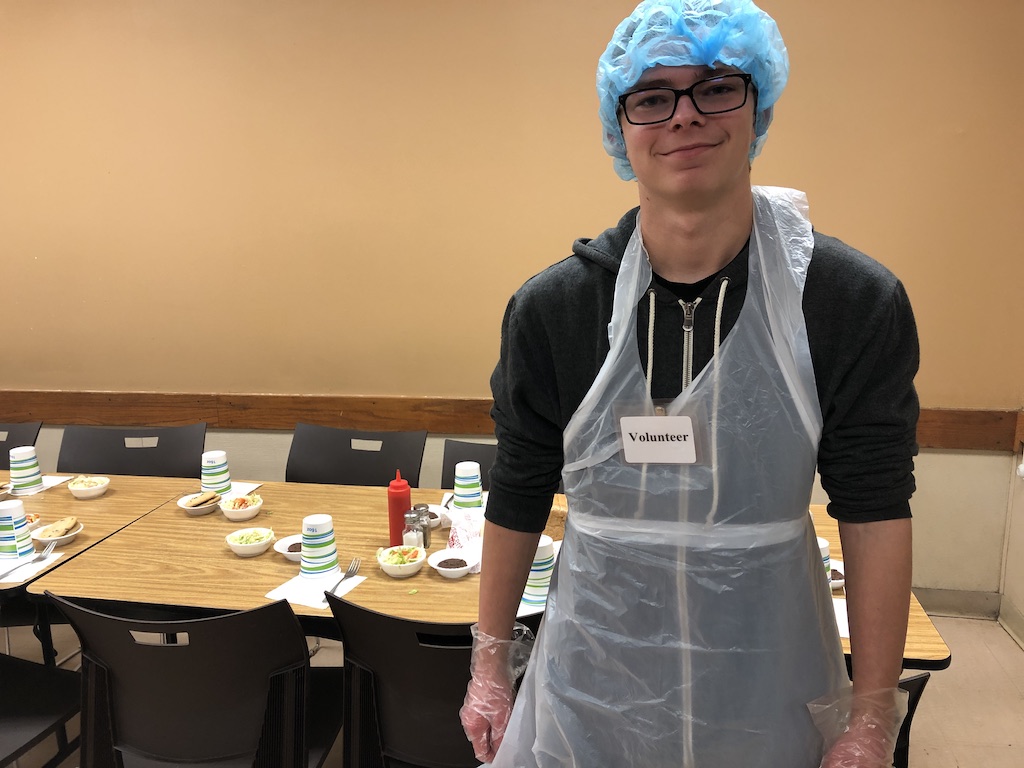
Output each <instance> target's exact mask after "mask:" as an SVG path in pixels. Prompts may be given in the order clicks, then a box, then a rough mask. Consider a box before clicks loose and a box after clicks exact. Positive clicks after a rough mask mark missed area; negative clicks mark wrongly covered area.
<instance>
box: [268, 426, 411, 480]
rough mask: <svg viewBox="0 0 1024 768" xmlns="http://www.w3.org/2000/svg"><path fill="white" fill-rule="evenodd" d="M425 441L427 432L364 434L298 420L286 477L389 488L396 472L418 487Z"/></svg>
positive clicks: (353, 430) (289, 452)
mask: <svg viewBox="0 0 1024 768" xmlns="http://www.w3.org/2000/svg"><path fill="white" fill-rule="evenodd" d="M426 444H427V433H426V430H424V431H422V432H366V431H363V430H358V429H337V428H335V427H324V426H320V425H318V424H302V423H299V424H296V425H295V432H294V433H293V434H292V445H291V448H290V449H289V451H288V465H287V468H286V469H285V480H287V481H288V482H291V483H330V484H333V485H385V486H386V485H387V484H388V483H390V482H391V481H392V480H394V479H395V471H396V470H398V471H400V472H401V473H402V477H403V478H404V479H405V480H408V481H409V485H410V486H412V487H414V488H415V487H417V486H418V485H419V482H420V467H421V465H422V464H423V450H424V448H425V447H426Z"/></svg>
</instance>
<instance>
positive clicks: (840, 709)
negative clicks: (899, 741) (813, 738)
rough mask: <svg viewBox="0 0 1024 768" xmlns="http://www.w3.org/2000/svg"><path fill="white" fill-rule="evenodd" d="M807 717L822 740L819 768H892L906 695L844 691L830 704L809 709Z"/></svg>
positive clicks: (889, 690) (893, 690)
mask: <svg viewBox="0 0 1024 768" xmlns="http://www.w3.org/2000/svg"><path fill="white" fill-rule="evenodd" d="M810 710H811V717H813V718H814V722H815V724H816V725H817V726H818V730H819V731H821V733H822V735H823V736H824V737H825V756H824V757H823V758H822V761H821V768H892V753H893V750H894V749H895V747H896V737H897V736H898V735H899V732H900V726H902V725H903V718H904V717H905V716H906V714H907V692H906V691H903V690H901V689H899V688H883V689H881V690H877V691H871V692H869V693H860V694H856V695H854V694H853V689H852V688H851V689H848V690H847V691H844V692H843V693H842V694H840V695H839V696H838V697H835V696H833V697H831V700H822V699H819V700H818V701H816V702H813V703H812V704H811V705H810Z"/></svg>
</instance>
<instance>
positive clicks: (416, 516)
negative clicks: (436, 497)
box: [405, 509, 420, 525]
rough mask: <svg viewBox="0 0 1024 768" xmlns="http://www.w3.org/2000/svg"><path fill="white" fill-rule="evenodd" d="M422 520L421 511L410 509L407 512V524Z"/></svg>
mask: <svg viewBox="0 0 1024 768" xmlns="http://www.w3.org/2000/svg"><path fill="white" fill-rule="evenodd" d="M419 521H420V513H419V512H417V511H416V510H414V509H410V510H409V511H408V512H406V513H405V522H406V525H412V524H415V523H418V522H419Z"/></svg>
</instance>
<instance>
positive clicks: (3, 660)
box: [0, 654, 82, 766]
mask: <svg viewBox="0 0 1024 768" xmlns="http://www.w3.org/2000/svg"><path fill="white" fill-rule="evenodd" d="M81 697H82V677H81V675H79V674H78V673H77V672H71V671H69V670H66V669H59V668H57V667H52V666H46V665H43V664H37V663H36V662H34V661H26V660H25V659H19V658H16V657H14V656H8V655H6V654H0V766H5V765H10V764H11V763H12V762H14V761H15V760H17V759H18V758H20V757H22V756H23V755H25V754H26V753H27V752H28V751H29V750H31V749H33V748H34V747H36V746H37V745H38V744H40V743H41V742H42V741H43V740H44V739H46V738H48V737H49V736H55V737H56V741H57V745H56V752H55V754H54V756H53V757H52V758H50V759H49V760H48V761H47V762H46V763H45V765H46V766H55V765H59V764H60V763H61V762H63V761H64V759H65V758H67V757H68V756H69V755H71V754H72V753H73V752H74V751H75V750H77V749H78V737H77V736H76V737H75V738H74V739H71V740H70V741H69V740H68V738H67V734H66V732H65V725H66V724H67V722H68V720H70V719H71V718H72V717H74V716H75V715H76V714H78V710H79V706H80V702H81Z"/></svg>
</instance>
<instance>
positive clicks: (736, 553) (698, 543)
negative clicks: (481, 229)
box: [493, 188, 848, 768]
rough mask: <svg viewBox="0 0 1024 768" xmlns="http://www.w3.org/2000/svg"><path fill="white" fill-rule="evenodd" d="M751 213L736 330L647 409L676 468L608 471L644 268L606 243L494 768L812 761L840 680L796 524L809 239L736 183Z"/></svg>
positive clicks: (625, 392) (795, 216) (761, 194)
mask: <svg viewBox="0 0 1024 768" xmlns="http://www.w3.org/2000/svg"><path fill="white" fill-rule="evenodd" d="M754 203H755V205H754V229H753V232H752V235H751V241H750V267H749V278H748V279H749V283H748V287H747V292H746V299H745V301H744V304H743V308H742V310H741V313H740V316H739V318H738V319H737V321H736V324H735V326H734V327H733V328H732V330H731V332H730V333H729V335H728V336H727V337H726V338H725V339H724V341H723V342H722V344H721V347H720V349H719V350H718V351H717V354H716V356H715V358H714V359H713V360H712V361H711V362H709V363H708V365H707V366H706V367H705V368H704V370H703V371H702V372H701V373H700V375H699V376H697V377H696V378H695V379H694V381H693V382H692V384H691V385H690V386H689V387H688V388H687V389H686V390H684V391H683V392H682V394H680V395H679V397H678V398H677V399H676V400H675V401H673V402H672V403H671V404H670V405H669V406H668V407H667V413H668V414H669V415H688V416H690V417H691V418H692V419H693V423H694V425H695V432H696V438H697V447H698V461H697V463H696V464H687V465H681V464H646V465H631V464H627V463H625V461H624V459H623V455H622V450H621V443H620V437H619V417H620V416H622V415H637V414H641V415H652V414H653V413H654V410H653V405H652V403H651V401H650V400H649V398H648V396H647V394H646V384H645V378H644V373H643V371H642V369H641V362H640V357H639V353H638V350H637V342H636V339H637V328H636V324H637V313H636V307H637V303H638V302H639V301H640V299H641V297H642V296H643V295H644V293H645V291H646V289H647V288H648V286H649V284H650V280H651V268H650V264H649V262H648V260H647V257H646V254H645V253H644V251H643V247H642V244H641V242H640V238H639V234H638V233H637V232H634V234H633V237H632V239H631V240H630V242H629V245H628V246H627V248H626V252H625V254H624V256H623V261H622V266H621V269H620V271H619V275H618V278H617V281H616V285H615V300H614V308H613V313H612V321H611V324H610V325H609V338H610V342H611V349H610V351H609V354H608V357H607V359H606V361H605V363H604V365H603V367H602V368H601V371H600V372H599V374H598V376H597V378H596V379H595V381H594V384H593V386H592V387H591V389H590V391H589V392H588V394H587V396H586V397H585V398H584V400H583V402H582V404H581V405H580V407H579V409H578V410H577V411H576V413H575V414H574V416H573V418H572V420H571V421H570V423H569V425H568V427H567V428H566V431H565V436H564V442H565V446H564V447H565V462H566V463H565V470H564V473H563V474H564V480H565V488H566V495H567V497H568V500H569V513H568V517H567V525H566V529H565V538H564V540H563V544H562V549H561V552H560V554H559V558H558V564H557V567H556V573H555V575H554V578H553V580H552V588H551V592H550V594H549V597H548V602H547V610H546V615H545V619H544V623H543V625H542V628H541V632H540V636H539V637H538V640H537V645H536V646H535V648H534V650H533V657H532V660H531V662H530V666H529V668H528V671H527V674H526V677H525V679H524V682H523V686H522V688H521V690H520V692H519V696H518V698H517V701H516V704H515V708H514V711H513V714H512V719H511V721H510V723H509V727H508V730H507V731H506V734H505V738H504V741H503V743H502V746H501V749H500V750H499V752H498V755H497V757H496V759H495V761H494V763H493V765H494V766H497V767H500V768H508V767H510V766H514V767H515V768H521V767H525V766H544V767H545V768H547V767H548V766H550V767H552V768H553V767H554V766H559V767H560V768H562V767H564V766H581V767H585V768H598V767H600V766H645V767H651V766H686V768H740V767H742V768H760V767H763V768H816V766H818V764H819V761H820V758H821V750H822V744H821V738H820V736H819V734H818V732H817V730H816V729H815V728H814V725H813V723H812V722H811V718H810V716H809V714H808V710H807V706H806V705H807V703H808V702H810V701H811V700H813V699H816V698H818V697H819V696H822V695H824V694H825V693H827V692H829V691H834V690H836V689H838V688H840V687H841V686H842V685H844V684H846V685H848V678H847V677H846V667H845V663H844V661H843V654H842V648H841V645H840V641H839V635H838V632H837V630H836V623H835V616H834V613H833V609H832V602H831V594H830V592H829V589H828V585H827V583H826V579H825V577H824V574H823V572H822V566H821V559H820V556H819V554H818V549H817V545H816V542H815V538H814V533H813V528H812V525H811V521H810V516H809V514H808V502H809V500H810V492H811V485H812V483H813V479H814V470H815V459H816V454H817V447H818V441H819V438H820V435H821V413H820V407H819V404H818V399H817V393H816V390H815V386H814V374H813V369H812V367H811V359H810V351H809V349H808V346H807V336H806V328H805V327H804V320H803V314H802V309H801V297H802V292H803V284H804V279H805V277H806V273H807V265H808V262H809V261H810V256H811V249H812V246H813V235H812V233H811V226H810V223H809V222H808V220H807V216H806V200H805V198H804V196H803V194H802V193H800V192H796V191H794V190H783V189H775V188H754ZM710 303H711V302H709V304H710ZM713 313H714V307H713V306H712V307H710V309H705V311H704V313H703V315H704V317H703V320H702V321H701V322H712V321H713V319H714V318H713ZM654 364H655V365H657V357H656V356H655V360H654Z"/></svg>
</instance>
